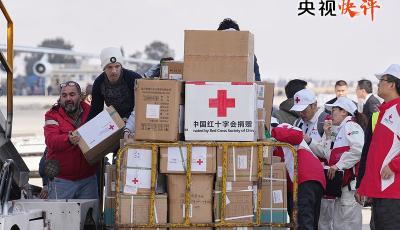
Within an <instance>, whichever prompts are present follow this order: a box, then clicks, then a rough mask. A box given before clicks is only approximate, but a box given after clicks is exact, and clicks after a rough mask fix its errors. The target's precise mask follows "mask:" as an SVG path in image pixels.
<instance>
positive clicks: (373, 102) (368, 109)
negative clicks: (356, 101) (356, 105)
mask: <svg viewBox="0 0 400 230" xmlns="http://www.w3.org/2000/svg"><path fill="white" fill-rule="evenodd" d="M380 105H381V102H380V101H379V100H378V98H376V97H375V96H374V95H371V96H370V97H369V98H368V100H367V101H366V102H365V104H364V106H363V114H365V116H367V117H368V118H369V117H370V116H371V115H372V113H373V112H377V111H379V106H380Z"/></svg>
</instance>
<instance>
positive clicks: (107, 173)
mask: <svg viewBox="0 0 400 230" xmlns="http://www.w3.org/2000/svg"><path fill="white" fill-rule="evenodd" d="M116 182H117V170H116V167H115V165H106V167H105V170H104V184H105V187H104V224H105V225H106V226H107V227H113V226H114V214H115V198H116V187H115V185H116Z"/></svg>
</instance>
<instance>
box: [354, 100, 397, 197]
mask: <svg viewBox="0 0 400 230" xmlns="http://www.w3.org/2000/svg"><path fill="white" fill-rule="evenodd" d="M386 165H389V168H390V169H391V170H392V171H393V172H394V176H392V177H391V178H390V179H388V180H382V178H381V170H382V168H383V167H385V166H386ZM399 173H400V98H396V99H394V100H392V101H389V102H387V103H384V104H382V105H381V106H380V107H379V117H378V121H377V123H376V126H375V130H374V132H373V135H372V139H371V144H370V146H369V149H368V156H367V163H366V167H365V174H364V177H363V178H362V181H361V184H360V187H359V188H358V193H359V194H360V195H364V196H367V197H372V198H390V199H400V189H399V188H400V174H399Z"/></svg>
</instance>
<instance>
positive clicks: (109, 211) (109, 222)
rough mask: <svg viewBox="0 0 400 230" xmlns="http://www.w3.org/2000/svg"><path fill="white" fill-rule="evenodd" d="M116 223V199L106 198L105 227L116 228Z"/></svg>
mask: <svg viewBox="0 0 400 230" xmlns="http://www.w3.org/2000/svg"><path fill="white" fill-rule="evenodd" d="M114 223H115V197H105V198H104V225H106V226H108V227H112V226H114Z"/></svg>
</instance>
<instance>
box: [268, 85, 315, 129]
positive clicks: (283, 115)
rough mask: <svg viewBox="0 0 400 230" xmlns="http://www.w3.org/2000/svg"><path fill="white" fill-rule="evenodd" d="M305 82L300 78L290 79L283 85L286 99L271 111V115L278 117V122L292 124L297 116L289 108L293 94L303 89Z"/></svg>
mask: <svg viewBox="0 0 400 230" xmlns="http://www.w3.org/2000/svg"><path fill="white" fill-rule="evenodd" d="M306 86H307V82H306V81H303V80H300V79H293V80H290V81H289V82H288V83H287V84H286V86H285V94H286V97H287V99H286V100H284V101H283V102H282V103H281V104H280V105H279V110H276V111H274V112H273V113H272V116H273V117H275V118H276V119H278V121H279V123H280V124H282V123H288V124H291V125H293V123H294V121H295V120H296V119H297V118H299V116H298V114H297V113H296V112H295V111H291V110H290V109H291V108H292V107H293V105H294V101H293V96H294V94H295V93H297V92H298V91H300V90H302V89H305V88H306Z"/></svg>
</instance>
